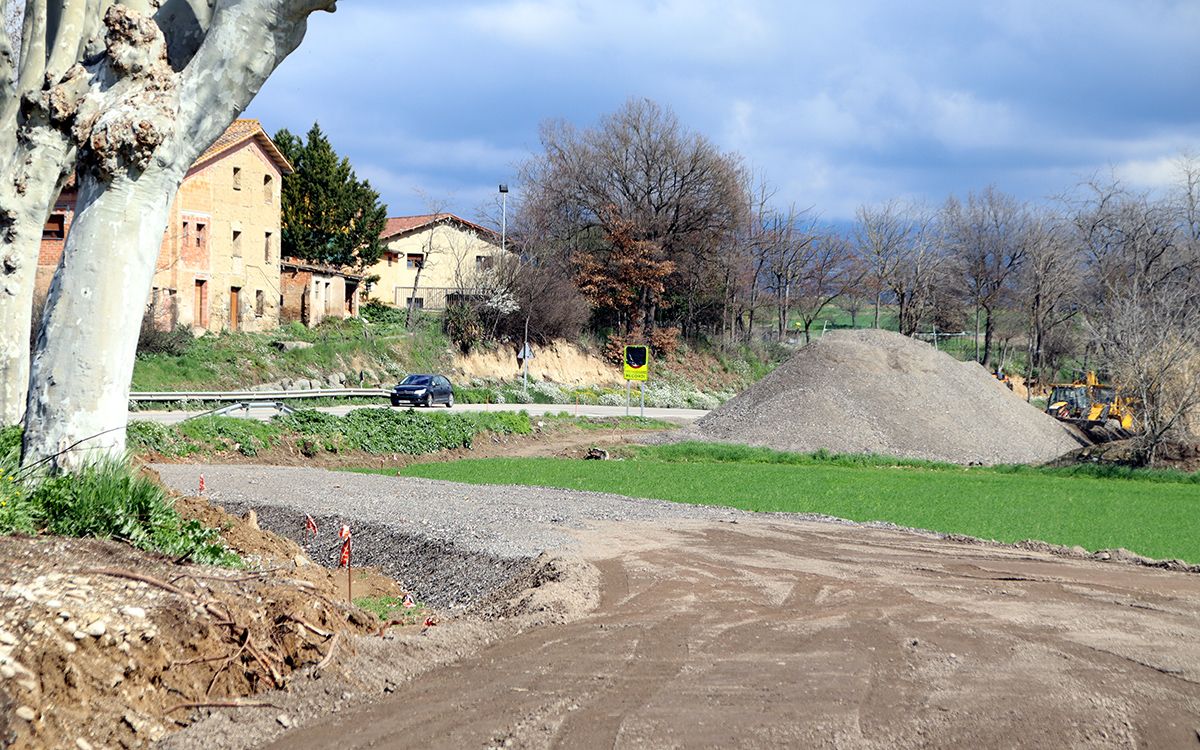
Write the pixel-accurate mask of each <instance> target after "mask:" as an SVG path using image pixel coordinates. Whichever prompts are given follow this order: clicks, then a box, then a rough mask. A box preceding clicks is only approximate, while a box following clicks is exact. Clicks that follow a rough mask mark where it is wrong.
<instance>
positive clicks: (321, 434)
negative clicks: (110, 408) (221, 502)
mask: <svg viewBox="0 0 1200 750" xmlns="http://www.w3.org/2000/svg"><path fill="white" fill-rule="evenodd" d="M532 430H533V428H532V425H531V424H530V422H529V415H528V414H526V413H525V412H519V413H481V412H444V411H439V412H417V411H415V410H412V409H409V410H407V411H396V410H392V409H355V410H354V411H351V412H350V413H349V414H347V415H346V416H344V417H339V416H336V415H333V414H326V413H324V412H320V411H316V410H310V409H305V410H301V411H298V412H296V413H295V414H291V415H288V416H285V417H277V418H275V419H274V420H272V421H270V422H255V421H253V420H248V419H239V418H236V417H203V418H200V419H192V420H188V421H186V422H182V423H180V424H178V425H171V426H167V425H161V424H156V423H152V422H138V421H134V422H130V424H129V429H128V432H127V436H128V441H129V445H130V448H131V449H133V450H135V451H137V452H143V453H147V452H153V453H158V454H160V455H163V456H172V457H184V456H190V455H194V454H203V453H220V452H229V451H236V452H238V453H241V454H242V455H245V456H256V455H258V454H259V452H261V451H263V450H266V449H268V448H270V447H272V446H274V445H278V444H280V443H282V442H284V441H288V440H295V441H296V443H297V444H298V445H299V446H300V448H301V450H302V451H303V452H304V453H306V454H309V455H311V454H313V453H315V452H318V451H327V452H331V453H338V452H341V451H345V450H360V451H363V452H365V453H371V454H377V455H379V454H387V453H404V454H409V455H420V454H425V453H436V452H438V451H441V450H447V449H451V448H470V447H471V445H472V444H473V442H474V440H475V437H476V436H478V435H479V434H480V433H483V432H491V433H496V434H500V435H528V434H529V433H530V432H532Z"/></svg>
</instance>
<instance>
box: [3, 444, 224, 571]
mask: <svg viewBox="0 0 1200 750" xmlns="http://www.w3.org/2000/svg"><path fill="white" fill-rule="evenodd" d="M13 432H14V430H12V429H11V428H10V429H5V430H3V431H0V449H3V448H7V450H4V452H3V453H2V454H0V534H53V535H58V536H72V537H93V538H96V539H116V540H119V541H123V542H127V543H128V544H130V545H132V546H134V547H137V548H138V549H143V550H150V551H157V552H162V553H164V554H167V555H171V556H172V557H176V558H184V559H188V560H191V561H193V562H198V563H203V564H209V565H225V566H230V567H239V566H241V564H242V563H241V559H240V558H238V556H237V555H235V554H233V553H232V552H230V551H229V550H227V549H226V548H225V546H224V545H223V544H222V543H221V542H220V539H219V537H218V536H217V532H216V531H214V530H213V529H208V528H205V527H204V526H202V525H201V524H200V523H199V522H197V521H184V520H183V519H182V518H180V517H179V514H178V513H177V512H176V511H175V508H174V506H173V504H172V502H171V499H170V498H169V497H168V495H167V493H166V490H164V489H163V488H162V487H161V486H159V485H158V484H156V483H154V482H153V481H151V480H150V479H149V478H147V477H145V476H143V475H141V474H140V473H138V472H137V470H135V469H134V468H133V467H131V466H130V465H129V464H128V463H127V462H124V461H105V462H101V463H98V464H95V465H93V466H90V467H88V468H86V469H84V470H83V472H81V473H80V474H77V475H69V476H58V477H22V475H21V474H20V472H19V468H20V467H19V452H18V450H17V448H15V447H14V445H13V441H12V434H13ZM15 432H16V435H17V436H18V437H17V441H18V442H19V435H20V430H15Z"/></svg>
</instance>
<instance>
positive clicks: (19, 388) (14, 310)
mask: <svg viewBox="0 0 1200 750" xmlns="http://www.w3.org/2000/svg"><path fill="white" fill-rule="evenodd" d="M65 158H66V144H65V141H64V140H62V139H58V141H57V142H56V143H55V144H54V145H53V146H48V147H47V149H44V150H34V151H33V152H31V153H30V154H29V157H28V163H29V169H28V171H27V174H28V178H27V179H26V180H24V181H23V183H24V184H23V185H22V187H23V188H24V191H25V192H24V194H20V193H18V192H17V191H16V190H13V189H12V188H13V187H14V184H13V182H14V181H11V180H5V181H4V184H3V187H0V217H3V218H0V224H4V225H5V226H3V227H0V232H3V234H4V235H5V236H4V239H3V242H2V243H0V425H11V424H17V423H19V422H20V421H21V420H22V418H23V417H24V415H25V401H26V396H27V392H28V386H29V351H30V350H29V339H30V333H31V331H30V327H31V323H32V317H33V295H34V286H35V281H36V278H37V263H38V252H39V251H40V249H41V244H42V227H43V225H44V224H45V222H46V218H47V213H48V212H47V208H48V207H49V206H51V205H52V202H53V201H54V199H55V198H56V197H57V194H58V190H59V171H60V170H61V169H62V164H63V161H64V159H65Z"/></svg>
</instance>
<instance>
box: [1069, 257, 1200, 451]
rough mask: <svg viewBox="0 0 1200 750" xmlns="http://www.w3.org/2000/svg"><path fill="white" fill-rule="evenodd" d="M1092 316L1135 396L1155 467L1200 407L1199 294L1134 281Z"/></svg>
mask: <svg viewBox="0 0 1200 750" xmlns="http://www.w3.org/2000/svg"><path fill="white" fill-rule="evenodd" d="M1087 320H1088V327H1089V330H1090V331H1091V333H1092V336H1093V338H1094V340H1095V341H1096V343H1097V344H1098V345H1099V348H1100V351H1101V353H1102V354H1103V357H1104V362H1105V365H1106V367H1107V369H1108V371H1109V373H1110V375H1111V376H1112V377H1113V378H1114V379H1115V381H1116V382H1117V383H1119V384H1120V387H1121V389H1122V392H1123V393H1124V395H1125V396H1126V397H1132V398H1134V399H1135V400H1136V403H1137V412H1138V417H1137V429H1138V435H1137V438H1136V442H1137V446H1138V459H1139V462H1140V463H1143V464H1145V465H1148V466H1152V465H1154V463H1155V460H1156V458H1157V454H1158V451H1159V449H1160V448H1161V446H1162V444H1163V443H1164V442H1166V441H1168V440H1170V439H1172V438H1174V437H1182V433H1183V431H1184V429H1185V428H1186V427H1187V426H1188V421H1187V420H1189V419H1191V418H1192V417H1193V415H1194V414H1195V412H1196V411H1197V410H1198V409H1200V296H1197V295H1196V294H1194V293H1190V292H1189V290H1188V289H1187V288H1186V287H1185V286H1183V285H1175V286H1173V287H1172V288H1171V289H1170V290H1165V289H1162V288H1159V289H1144V288H1142V287H1141V285H1140V284H1139V283H1137V281H1136V280H1134V281H1133V283H1132V284H1131V285H1130V286H1129V287H1127V288H1126V289H1125V290H1124V291H1123V292H1122V293H1121V294H1120V296H1118V297H1115V298H1113V299H1111V300H1110V301H1109V303H1108V304H1107V305H1106V306H1105V307H1104V314H1103V315H1093V316H1090V317H1089V318H1088V319H1087ZM1193 437H1194V436H1193Z"/></svg>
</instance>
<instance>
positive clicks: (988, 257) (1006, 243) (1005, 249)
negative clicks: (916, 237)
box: [942, 187, 1027, 367]
mask: <svg viewBox="0 0 1200 750" xmlns="http://www.w3.org/2000/svg"><path fill="white" fill-rule="evenodd" d="M1026 222H1027V212H1026V210H1025V208H1024V207H1023V206H1021V205H1020V204H1019V203H1017V201H1016V200H1015V199H1014V198H1012V196H1009V195H1006V194H1004V193H1002V192H1000V191H999V190H997V189H996V188H994V187H988V188H986V189H985V190H984V191H983V192H982V193H980V194H978V195H976V194H974V193H971V194H968V195H967V200H966V202H965V203H962V202H960V201H958V200H957V199H956V198H953V197H952V198H950V199H949V200H948V201H947V202H946V205H945V207H944V208H943V209H942V240H943V242H944V243H945V250H946V254H947V256H949V257H950V258H951V259H952V261H953V266H952V267H953V270H954V272H955V273H956V274H957V275H958V277H959V279H960V281H961V284H962V291H963V295H964V297H965V299H966V301H967V302H969V303H970V304H971V305H972V306H973V307H974V308H975V322H976V325H975V331H976V340H975V358H976V359H977V360H978V361H979V362H980V363H981V364H983V365H984V366H985V367H986V366H987V365H989V364H990V363H991V358H992V337H993V335H994V334H995V330H996V325H995V320H994V315H995V314H996V312H997V309H998V307H999V306H1000V304H1001V303H1002V301H1003V298H1004V295H1005V293H1006V292H1007V291H1009V284H1010V283H1011V281H1012V280H1013V279H1014V278H1015V276H1016V274H1017V273H1018V272H1019V271H1020V269H1021V264H1022V263H1023V262H1024V260H1025V255H1026V241H1027V240H1026V230H1027V227H1026ZM981 312H982V314H983V326H984V339H983V350H982V352H980V349H979V338H978V336H979V315H980V313H981Z"/></svg>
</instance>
